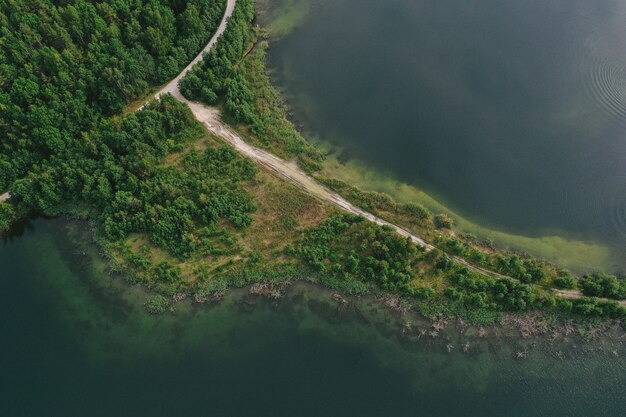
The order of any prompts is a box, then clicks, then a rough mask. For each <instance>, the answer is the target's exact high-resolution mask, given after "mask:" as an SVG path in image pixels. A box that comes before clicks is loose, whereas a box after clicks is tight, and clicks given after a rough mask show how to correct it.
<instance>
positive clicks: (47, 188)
mask: <svg viewBox="0 0 626 417" xmlns="http://www.w3.org/2000/svg"><path fill="white" fill-rule="evenodd" d="M224 5H225V1H224V0H190V1H187V2H178V1H176V2H172V1H165V0H132V1H131V0H117V1H112V2H111V1H110V2H94V1H88V0H66V1H51V0H42V1H15V0H7V1H3V2H1V3H0V27H1V28H2V30H1V31H0V126H1V128H0V130H1V131H2V141H1V142H0V190H1V191H5V190H7V189H8V188H9V187H10V186H12V184H13V183H14V182H15V181H16V180H18V179H20V178H24V177H26V176H27V175H29V174H30V175H33V176H40V175H45V173H42V172H41V171H40V169H41V167H42V165H45V164H47V163H50V162H51V161H52V159H57V161H56V163H63V164H71V159H72V157H75V156H76V155H77V154H78V155H80V154H82V153H83V152H85V151H87V149H85V148H84V147H85V146H93V147H97V146H98V143H97V142H94V141H93V139H92V138H91V139H90V138H85V135H86V134H89V133H88V132H92V131H93V130H94V128H95V127H96V126H97V125H98V124H99V123H100V120H101V118H102V116H108V115H113V114H116V113H119V112H121V110H122V109H123V108H124V106H125V105H126V104H127V103H128V102H129V101H131V100H133V99H135V98H137V97H139V96H140V95H142V94H144V93H146V92H147V90H148V88H149V86H150V85H157V84H160V83H163V82H164V81H166V80H168V79H170V78H171V77H173V76H174V75H175V74H176V73H177V72H178V71H179V70H180V68H182V67H183V66H184V65H186V64H187V63H188V62H189V61H190V60H191V58H192V57H193V56H194V55H195V54H197V53H198V51H199V50H200V49H201V46H202V45H203V44H204V43H205V42H206V41H207V40H208V38H209V37H210V36H211V34H212V33H213V32H214V30H215V28H216V27H217V24H218V22H219V21H220V19H221V17H222V15H223V10H224ZM68 156H69V157H70V158H69V159H68ZM56 180H57V179H55V178H42V179H41V181H39V184H38V187H40V188H39V190H38V193H39V195H40V196H37V197H33V200H32V201H31V203H32V205H33V207H32V208H41V207H44V206H46V205H47V204H48V203H49V204H56V203H58V202H59V200H60V199H61V198H62V195H60V194H59V190H57V189H56V188H57V187H58V184H57V183H56ZM96 181H98V182H99V184H100V186H101V190H100V192H102V193H103V197H104V196H105V195H106V193H107V183H106V179H105V178H98V179H96ZM15 187H28V185H27V184H18V185H15ZM107 197H110V195H109V196H107Z"/></svg>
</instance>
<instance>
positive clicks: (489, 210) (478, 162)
mask: <svg viewBox="0 0 626 417" xmlns="http://www.w3.org/2000/svg"><path fill="white" fill-rule="evenodd" d="M309 3H310V10H309V12H308V16H307V18H306V19H305V20H304V21H303V22H302V24H301V25H300V26H299V27H297V29H296V30H294V31H291V32H290V33H288V34H287V35H286V36H284V37H282V38H280V39H279V40H277V41H276V42H273V43H272V45H271V47H270V60H269V62H270V66H271V68H272V70H273V73H274V76H275V79H276V81H277V83H278V84H279V86H280V87H281V89H283V90H284V91H285V95H286V98H287V101H288V104H289V106H290V107H291V109H292V110H293V112H294V117H295V119H296V120H297V121H298V122H299V123H301V124H302V125H303V126H304V129H305V130H306V131H308V132H310V134H311V136H313V137H319V138H320V139H321V140H322V141H323V142H327V143H331V144H333V145H334V146H335V148H338V149H340V150H341V155H340V158H342V159H344V160H345V159H352V160H358V161H363V162H364V163H367V164H368V165H370V166H373V167H376V168H377V169H380V170H381V171H382V172H389V173H391V174H392V175H393V176H394V177H395V178H397V179H398V180H400V181H404V182H408V183H410V184H413V185H416V186H418V187H420V188H422V189H423V190H425V191H426V192H427V193H429V194H430V195H432V196H435V197H436V198H437V199H438V200H439V201H441V202H443V203H444V204H446V205H447V206H448V207H450V208H451V209H453V210H455V211H457V212H459V213H462V214H463V216H465V217H467V218H469V219H471V220H472V221H475V222H478V223H480V224H483V225H486V226H488V227H491V228H496V229H500V230H505V231H508V232H511V233H516V234H524V235H528V236H541V235H546V234H547V235H549V234H555V233H556V234H560V235H562V236H568V237H572V238H575V239H581V240H588V241H593V242H600V243H602V244H604V245H606V246H608V247H610V249H611V250H612V251H613V253H614V257H615V258H616V259H617V261H616V265H617V268H618V269H621V270H626V257H625V256H624V253H626V47H625V45H626V1H619V0H597V1H589V0H553V1H545V0H528V1H517V0H476V1H471V2H470V1H466V0H446V1H434V0H311V1H310V2H309ZM305 7H306V6H305ZM614 267H615V265H607V266H606V268H608V269H613V268H614Z"/></svg>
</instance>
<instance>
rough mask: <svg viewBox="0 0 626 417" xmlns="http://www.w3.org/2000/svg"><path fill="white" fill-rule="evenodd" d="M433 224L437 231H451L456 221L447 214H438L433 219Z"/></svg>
mask: <svg viewBox="0 0 626 417" xmlns="http://www.w3.org/2000/svg"><path fill="white" fill-rule="evenodd" d="M433 224H434V225H435V227H436V228H437V229H451V228H452V225H453V224H454V221H453V220H452V219H451V218H450V217H449V216H447V215H445V214H437V215H436V216H435V218H434V219H433Z"/></svg>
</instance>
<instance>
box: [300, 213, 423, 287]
mask: <svg viewBox="0 0 626 417" xmlns="http://www.w3.org/2000/svg"><path fill="white" fill-rule="evenodd" d="M420 250H421V249H420V248H419V247H417V246H416V245H415V244H413V243H412V242H411V240H410V239H406V238H402V237H401V236H399V235H398V234H397V233H395V231H394V230H393V229H391V228H388V227H384V226H383V227H381V226H378V225H376V224H374V223H371V222H368V221H366V220H365V219H363V218H362V217H359V216H354V215H348V214H341V215H334V216H332V217H330V218H328V219H327V220H325V221H323V222H322V223H321V224H320V225H319V226H317V227H314V228H311V229H309V230H307V231H306V233H305V235H304V236H303V237H302V239H301V241H300V243H299V246H298V249H297V253H298V254H299V255H300V257H301V258H302V259H303V260H304V261H305V262H306V263H307V264H308V265H310V266H311V267H312V268H314V269H316V270H318V271H320V272H322V273H325V274H327V275H329V276H331V277H333V278H335V279H343V280H346V281H355V280H356V281H358V280H362V281H366V282H373V283H376V284H378V285H379V286H380V287H381V288H384V289H387V290H400V291H408V287H409V285H408V284H409V282H410V281H411V280H412V279H413V278H414V277H415V270H414V269H413V265H414V264H415V263H416V261H417V255H418V253H419V252H420Z"/></svg>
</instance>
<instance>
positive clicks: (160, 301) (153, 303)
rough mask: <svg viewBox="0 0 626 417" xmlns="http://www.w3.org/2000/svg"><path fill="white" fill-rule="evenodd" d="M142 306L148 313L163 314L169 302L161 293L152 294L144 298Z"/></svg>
mask: <svg viewBox="0 0 626 417" xmlns="http://www.w3.org/2000/svg"><path fill="white" fill-rule="evenodd" d="M144 306H145V307H146V310H148V313H150V314H155V315H156V314H163V313H165V312H166V311H167V310H168V308H169V307H170V302H169V301H168V299H167V298H165V297H163V296H162V295H154V296H152V297H150V298H148V300H146V302H145V303H144Z"/></svg>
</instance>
